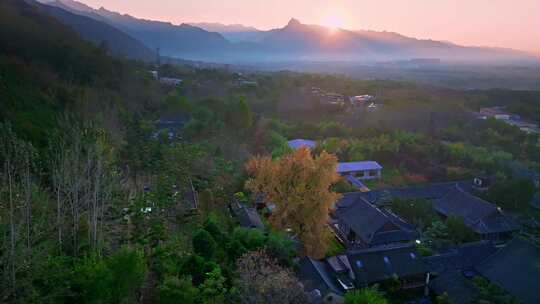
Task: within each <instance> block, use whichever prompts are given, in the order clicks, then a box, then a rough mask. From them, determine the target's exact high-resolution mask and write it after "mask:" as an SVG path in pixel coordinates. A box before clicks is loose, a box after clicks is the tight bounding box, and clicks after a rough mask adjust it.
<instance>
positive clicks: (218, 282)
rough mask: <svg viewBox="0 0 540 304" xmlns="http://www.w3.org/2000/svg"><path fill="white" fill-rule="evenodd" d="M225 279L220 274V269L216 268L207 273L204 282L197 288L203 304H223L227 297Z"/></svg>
mask: <svg viewBox="0 0 540 304" xmlns="http://www.w3.org/2000/svg"><path fill="white" fill-rule="evenodd" d="M225 281H226V279H225V277H223V275H222V274H221V269H220V268H219V267H216V268H215V269H214V270H212V271H211V272H209V273H207V277H206V280H204V282H203V283H202V284H201V286H199V290H200V298H201V300H202V303H205V304H221V303H225V299H226V297H227V292H228V290H227V287H226V286H225Z"/></svg>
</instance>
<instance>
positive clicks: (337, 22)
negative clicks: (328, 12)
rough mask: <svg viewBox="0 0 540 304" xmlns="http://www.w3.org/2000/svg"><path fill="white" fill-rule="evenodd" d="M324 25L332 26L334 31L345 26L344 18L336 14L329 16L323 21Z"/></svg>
mask: <svg viewBox="0 0 540 304" xmlns="http://www.w3.org/2000/svg"><path fill="white" fill-rule="evenodd" d="M322 25H324V26H326V27H328V28H330V29H331V30H332V31H335V30H337V29H340V28H343V26H344V22H343V19H341V18H340V17H338V16H335V15H334V16H328V17H327V18H326V19H325V20H324V21H323V22H322Z"/></svg>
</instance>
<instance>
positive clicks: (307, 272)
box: [297, 257, 345, 304]
mask: <svg viewBox="0 0 540 304" xmlns="http://www.w3.org/2000/svg"><path fill="white" fill-rule="evenodd" d="M297 276H298V279H299V280H300V282H301V284H302V286H303V288H304V290H305V292H306V293H307V294H308V298H309V302H310V303H317V304H320V303H328V304H342V303H344V299H343V294H344V293H345V290H344V289H343V288H341V287H340V286H339V285H338V282H337V281H336V280H335V277H334V274H333V273H332V271H331V269H330V267H329V265H328V264H327V263H326V262H325V261H324V260H323V261H318V260H315V259H312V258H310V257H305V258H303V259H302V260H300V263H299V267H298V272H297Z"/></svg>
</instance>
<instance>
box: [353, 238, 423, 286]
mask: <svg viewBox="0 0 540 304" xmlns="http://www.w3.org/2000/svg"><path fill="white" fill-rule="evenodd" d="M347 258H348V260H349V263H350V265H351V268H352V271H353V272H354V275H355V283H356V287H357V288H364V287H368V286H371V285H373V284H386V283H389V284H392V285H394V284H396V285H397V286H398V287H399V288H400V289H414V288H421V287H424V286H425V284H426V276H427V273H428V268H427V266H426V264H425V263H424V261H423V259H422V257H421V256H420V254H419V253H418V252H417V251H416V249H415V247H414V246H413V245H405V246H397V247H383V248H370V249H361V250H354V251H349V252H347Z"/></svg>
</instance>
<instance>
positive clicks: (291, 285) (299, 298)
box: [236, 250, 307, 304]
mask: <svg viewBox="0 0 540 304" xmlns="http://www.w3.org/2000/svg"><path fill="white" fill-rule="evenodd" d="M236 265H237V271H238V275H239V279H238V281H237V282H236V283H237V286H238V289H239V291H240V299H241V301H242V304H272V303H283V304H301V303H307V296H306V294H305V293H304V291H303V288H302V287H301V285H300V283H299V282H298V280H297V279H296V277H295V276H294V275H293V274H292V273H291V272H290V271H289V270H288V269H286V268H283V267H281V266H280V265H278V264H277V263H276V261H275V260H274V259H272V258H271V257H269V256H268V254H266V252H265V251H264V250H258V251H252V252H248V253H246V254H244V255H242V256H241V257H240V258H239V259H238V261H237V262H236Z"/></svg>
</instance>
